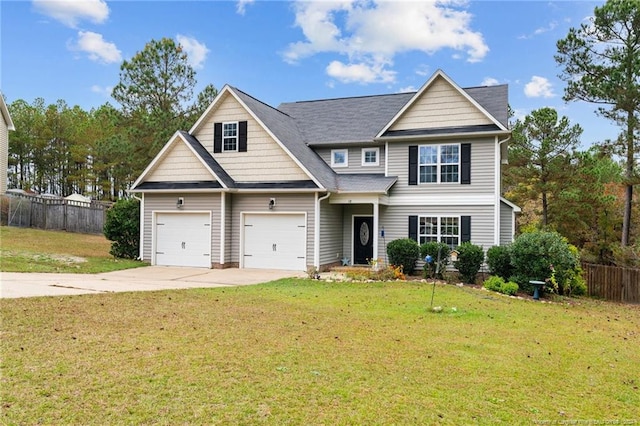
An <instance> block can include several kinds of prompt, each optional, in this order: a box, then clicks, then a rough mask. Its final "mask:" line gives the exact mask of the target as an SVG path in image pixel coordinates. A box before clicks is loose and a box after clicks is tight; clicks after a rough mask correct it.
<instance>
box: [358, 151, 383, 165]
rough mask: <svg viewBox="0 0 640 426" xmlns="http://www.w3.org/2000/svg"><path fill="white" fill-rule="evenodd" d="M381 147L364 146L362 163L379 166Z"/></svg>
mask: <svg viewBox="0 0 640 426" xmlns="http://www.w3.org/2000/svg"><path fill="white" fill-rule="evenodd" d="M379 158H380V148H362V165H363V166H378V165H380V160H379Z"/></svg>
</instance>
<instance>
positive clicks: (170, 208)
mask: <svg viewBox="0 0 640 426" xmlns="http://www.w3.org/2000/svg"><path fill="white" fill-rule="evenodd" d="M178 197H183V198H184V207H183V208H182V209H180V210H178V209H177V208H176V199H177V198H178ZM154 211H164V212H176V213H179V212H181V211H211V232H212V234H213V235H212V238H211V259H212V262H214V263H215V262H218V259H220V194H219V193H208V194H191V193H187V194H145V195H144V212H142V214H143V218H144V224H143V228H142V232H143V245H142V259H143V260H145V261H149V262H150V261H151V260H152V258H153V256H152V250H153V241H152V240H153V212H154Z"/></svg>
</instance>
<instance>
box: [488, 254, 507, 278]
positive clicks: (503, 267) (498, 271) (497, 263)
mask: <svg viewBox="0 0 640 426" xmlns="http://www.w3.org/2000/svg"><path fill="white" fill-rule="evenodd" d="M487 265H489V273H490V274H491V275H497V276H499V277H502V278H504V279H505V280H508V279H509V278H510V277H511V275H513V266H512V265H511V251H510V246H493V247H491V248H490V249H489V250H487Z"/></svg>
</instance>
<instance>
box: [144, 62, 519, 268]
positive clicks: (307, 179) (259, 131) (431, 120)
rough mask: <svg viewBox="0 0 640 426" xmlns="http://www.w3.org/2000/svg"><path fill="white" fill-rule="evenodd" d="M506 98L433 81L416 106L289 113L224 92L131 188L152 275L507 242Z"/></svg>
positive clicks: (415, 96)
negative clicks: (392, 246) (400, 248)
mask: <svg viewBox="0 0 640 426" xmlns="http://www.w3.org/2000/svg"><path fill="white" fill-rule="evenodd" d="M507 109H508V106H507V86H506V85H502V86H490V87H474V88H468V89H463V88H460V87H459V86H458V85H457V84H456V83H455V82H453V81H452V80H451V79H450V78H449V77H448V76H447V75H446V74H444V73H443V72H442V71H437V72H436V73H435V74H434V75H433V76H432V77H431V78H430V79H429V80H428V81H427V82H426V83H425V84H424V86H423V87H422V88H421V89H420V90H418V91H417V92H414V93H396V94H389V95H376V96H363V97H353V98H342V99H323V100H316V101H308V102H293V103H283V104H281V105H280V106H278V107H277V108H273V107H271V106H269V105H266V104H265V103H263V102H261V101H259V100H257V99H255V98H253V97H251V96H250V95H248V94H246V93H244V92H242V91H240V90H238V89H237V88H234V87H231V86H224V88H223V89H222V90H220V92H219V94H218V96H217V97H216V98H215V99H214V101H213V102H212V104H211V105H210V106H209V107H208V109H207V110H206V111H205V112H204V114H203V115H202V116H201V117H200V118H199V119H198V121H197V122H196V123H195V124H194V125H193V127H192V128H191V129H190V130H189V131H188V132H185V131H178V132H176V133H175V134H174V135H173V137H172V138H171V139H170V140H169V141H168V142H167V144H166V145H165V146H164V148H163V149H162V150H161V152H160V153H159V154H158V155H157V156H156V157H155V159H154V160H153V161H152V162H151V163H150V164H149V165H148V167H147V168H146V169H145V171H144V172H143V173H142V175H141V176H140V177H139V178H138V179H137V180H136V181H135V183H134V184H133V187H132V190H131V191H132V192H133V193H136V194H138V196H139V197H140V198H141V200H142V205H141V218H140V220H141V235H140V242H141V244H140V246H141V249H140V257H141V258H142V259H143V260H146V261H149V262H150V263H151V264H154V265H182V266H201V267H207V268H210V267H215V268H224V267H240V268H271V269H291V270H300V271H303V270H306V269H307V268H308V267H312V266H315V267H317V268H319V269H326V268H328V267H330V266H333V265H338V264H340V263H341V261H348V262H349V263H350V264H367V263H368V262H369V261H370V260H371V259H381V260H383V261H384V260H385V257H386V244H387V243H388V242H390V241H391V240H394V239H397V238H406V237H410V238H414V239H415V240H417V241H418V242H420V243H424V242H426V241H432V240H438V241H444V242H446V243H447V244H449V245H451V246H452V247H455V246H457V245H459V244H460V243H462V242H464V241H472V242H473V243H474V244H478V245H481V246H483V247H484V248H485V250H486V249H488V248H489V247H491V246H493V245H499V244H504V243H509V242H511V241H512V239H513V234H514V227H515V214H516V212H517V211H519V209H518V207H517V206H515V205H513V204H512V203H510V202H508V201H507V200H505V199H503V198H502V197H501V196H500V169H501V163H502V162H503V161H504V160H505V159H506V148H507V143H508V141H509V138H510V134H511V132H510V130H509V128H508V123H507V118H508V116H507Z"/></svg>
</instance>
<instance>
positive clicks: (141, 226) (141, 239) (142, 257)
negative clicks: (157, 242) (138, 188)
mask: <svg viewBox="0 0 640 426" xmlns="http://www.w3.org/2000/svg"><path fill="white" fill-rule="evenodd" d="M134 197H135V196H134ZM151 233H152V234H153V229H151ZM139 244H140V247H139V249H138V252H139V253H138V257H139V258H140V260H145V259H144V194H142V197H141V198H140V243H139Z"/></svg>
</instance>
